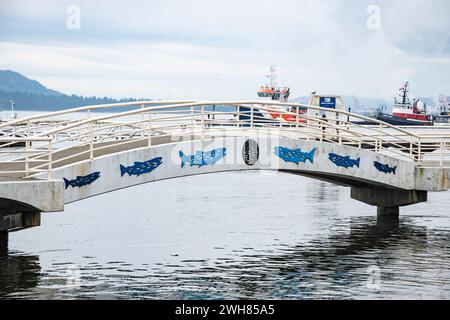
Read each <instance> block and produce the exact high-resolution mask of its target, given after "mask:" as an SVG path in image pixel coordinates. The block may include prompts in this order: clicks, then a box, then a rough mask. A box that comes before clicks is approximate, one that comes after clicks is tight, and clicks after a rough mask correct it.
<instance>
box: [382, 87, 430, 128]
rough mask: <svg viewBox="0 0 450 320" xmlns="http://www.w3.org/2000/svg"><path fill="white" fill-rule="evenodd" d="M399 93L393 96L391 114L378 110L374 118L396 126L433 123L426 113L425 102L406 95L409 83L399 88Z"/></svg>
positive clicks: (428, 124)
mask: <svg viewBox="0 0 450 320" xmlns="http://www.w3.org/2000/svg"><path fill="white" fill-rule="evenodd" d="M399 91H400V94H398V97H400V99H398V97H395V98H394V106H393V108H392V114H387V113H383V112H382V111H380V112H378V114H377V115H376V116H375V118H376V119H378V120H380V121H384V122H387V123H390V124H393V125H397V126H431V125H433V121H432V117H431V115H430V114H428V113H427V105H426V103H424V102H422V101H420V100H419V99H414V100H413V102H412V103H411V99H410V98H409V96H408V92H409V83H408V82H406V83H405V85H404V86H403V87H402V88H400V89H399Z"/></svg>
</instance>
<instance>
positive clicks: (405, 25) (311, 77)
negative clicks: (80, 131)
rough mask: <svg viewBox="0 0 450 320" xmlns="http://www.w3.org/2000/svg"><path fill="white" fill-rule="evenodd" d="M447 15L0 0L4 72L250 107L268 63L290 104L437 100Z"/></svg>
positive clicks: (443, 80)
mask: <svg viewBox="0 0 450 320" xmlns="http://www.w3.org/2000/svg"><path fill="white" fill-rule="evenodd" d="M70 5H77V6H78V8H79V9H80V29H70V28H68V27H67V22H68V19H69V25H70V26H71V27H73V26H74V24H73V22H74V20H73V19H72V18H74V17H75V16H76V14H75V15H73V11H70V13H67V9H68V7H69V6H70ZM371 5H376V6H378V8H379V9H380V10H379V13H380V20H379V23H378V19H377V17H378V16H377V13H376V11H377V10H375V11H374V10H373V7H372V8H371V10H369V11H370V13H368V8H369V6H371ZM449 15H450V1H448V0H428V1H427V0H408V1H406V0H384V1H376V0H372V1H365V0H364V1H361V0H322V1H318V0H301V1H299V0H295V1H294V0H293V1H289V0H277V1H273V0H272V1H265V0H255V1H253V0H247V1H246V0H236V1H235V0H226V1H225V0H222V1H215V0H180V1H178V0H150V1H138V0H129V1H114V0H86V1H77V0H71V1H63V0H40V1H32V0H28V1H25V0H14V1H11V0H0V69H12V70H15V71H18V72H20V73H23V74H24V75H26V76H29V77H31V78H34V79H36V80H39V81H40V82H42V83H43V84H44V85H46V86H48V87H50V88H52V89H56V90H59V91H62V92H65V93H69V94H72V93H74V94H82V95H97V96H112V97H123V96H134V97H147V98H162V99H185V98H193V99H228V100H231V99H252V98H255V96H256V93H255V92H256V90H257V89H258V87H259V86H260V85H261V84H264V83H265V80H266V79H265V77H264V76H265V74H266V73H267V69H268V66H269V65H272V64H275V65H276V66H277V68H278V75H279V84H280V85H289V86H291V87H292V95H293V96H302V95H308V94H309V93H310V92H311V91H313V90H317V91H318V92H323V93H337V94H342V95H344V94H350V95H351V94H356V95H360V96H368V97H382V98H386V99H391V98H392V96H393V94H395V93H396V91H397V89H398V88H400V87H401V85H402V82H403V81H406V80H409V81H410V82H411V90H412V93H413V95H414V96H432V97H436V96H437V95H438V94H439V93H447V94H449V95H450V16H449ZM368 20H369V26H370V28H368ZM374 21H375V22H374ZM75 26H76V24H75ZM377 26H379V27H380V28H377Z"/></svg>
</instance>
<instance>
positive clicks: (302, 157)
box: [275, 147, 317, 164]
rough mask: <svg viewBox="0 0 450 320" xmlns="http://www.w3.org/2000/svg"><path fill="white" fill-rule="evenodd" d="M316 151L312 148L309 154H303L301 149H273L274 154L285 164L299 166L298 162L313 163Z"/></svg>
mask: <svg viewBox="0 0 450 320" xmlns="http://www.w3.org/2000/svg"><path fill="white" fill-rule="evenodd" d="M316 149H317V148H314V149H312V150H311V151H310V152H303V151H302V149H289V148H285V147H275V154H276V155H277V156H278V157H280V158H281V159H283V160H284V161H286V162H293V163H296V164H299V163H300V162H304V163H306V160H309V162H311V163H314V154H315V152H316Z"/></svg>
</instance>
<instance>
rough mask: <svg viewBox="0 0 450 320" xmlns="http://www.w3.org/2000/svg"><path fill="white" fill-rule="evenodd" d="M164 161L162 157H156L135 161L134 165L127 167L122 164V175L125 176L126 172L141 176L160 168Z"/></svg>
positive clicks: (130, 174)
mask: <svg viewBox="0 0 450 320" xmlns="http://www.w3.org/2000/svg"><path fill="white" fill-rule="evenodd" d="M161 163H162V157H156V158H153V159H150V160H148V161H145V162H137V161H136V162H135V163H134V165H132V166H128V167H125V166H123V165H120V176H121V177H123V176H124V175H125V173H128V175H129V176H133V175H134V176H140V175H141V174H144V173H149V172H152V171H153V170H155V169H156V168H158V167H159V166H160V165H161Z"/></svg>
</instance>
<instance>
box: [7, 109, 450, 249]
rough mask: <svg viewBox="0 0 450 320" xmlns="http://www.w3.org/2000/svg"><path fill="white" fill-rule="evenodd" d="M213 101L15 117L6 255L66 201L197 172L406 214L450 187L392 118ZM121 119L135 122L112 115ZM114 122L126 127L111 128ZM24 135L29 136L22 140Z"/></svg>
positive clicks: (442, 171)
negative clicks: (343, 192) (269, 178)
mask: <svg viewBox="0 0 450 320" xmlns="http://www.w3.org/2000/svg"><path fill="white" fill-rule="evenodd" d="M216 104H218V103H214V105H216ZM130 105H131V104H130ZM208 105H212V103H198V102H195V103H193V102H183V103H178V104H173V103H167V104H166V105H164V106H158V107H155V106H152V105H150V106H148V107H147V106H145V104H142V105H138V106H139V109H138V110H132V111H125V112H121V113H117V114H115V115H113V116H111V115H107V116H105V115H98V116H97V117H93V116H92V115H91V114H88V116H87V118H82V119H77V120H70V121H69V120H66V121H63V122H56V123H52V124H51V125H49V122H48V118H49V116H48V115H44V116H40V117H38V118H35V119H31V120H30V119H28V120H27V119H25V120H19V121H18V122H17V123H16V124H14V123H12V124H9V128H13V129H14V130H11V133H9V137H8V136H7V135H8V133H7V132H6V134H4V136H6V137H2V138H1V139H2V140H3V141H4V144H3V146H5V145H6V147H9V148H5V147H3V148H1V147H0V149H7V151H5V153H8V152H9V153H11V152H12V151H20V152H18V154H17V156H15V157H14V156H12V155H11V154H9V157H10V160H8V161H4V162H3V163H2V162H0V165H2V169H0V172H2V177H3V178H2V179H1V180H0V241H1V250H0V251H1V252H2V254H5V253H6V252H7V245H8V232H11V231H17V230H22V229H24V228H29V227H34V226H38V225H40V214H41V212H51V211H62V210H64V205H65V204H67V203H72V202H75V201H80V200H83V199H85V198H88V197H93V196H96V195H99V194H102V193H106V192H112V191H114V190H118V189H123V188H128V187H132V186H134V185H138V184H143V183H148V182H155V181H158V180H163V179H171V178H179V177H185V176H190V175H197V174H208V173H215V172H226V171H241V170H272V171H283V172H288V173H292V174H299V175H304V176H308V177H312V178H316V179H321V180H325V181H329V182H332V183H337V184H340V185H344V186H348V187H350V190H351V191H350V195H351V197H352V198H353V199H356V200H359V201H362V202H365V203H367V204H370V205H373V206H376V207H377V214H378V217H380V218H386V217H389V218H393V219H396V218H398V214H399V207H401V206H406V205H411V204H415V203H419V202H424V201H426V200H427V192H429V191H446V190H447V189H448V186H449V177H450V168H447V167H446V166H445V165H443V164H445V159H446V158H445V156H444V154H443V153H444V152H443V151H442V150H441V152H440V153H439V157H438V158H439V161H437V162H439V165H428V166H423V165H422V164H423V162H424V159H425V155H421V154H420V151H421V150H420V147H421V148H423V149H424V150H427V149H426V147H424V146H423V145H422V144H421V143H419V148H417V149H416V148H414V146H415V143H416V142H415V141H414V140H413V139H412V138H411V136H408V138H407V139H408V140H406V138H404V136H402V135H400V133H402V134H403V135H404V134H405V132H404V131H403V130H402V131H399V132H397V133H396V132H395V130H396V129H395V128H392V127H390V126H388V125H387V124H381V125H384V126H385V128H382V127H381V128H380V123H376V124H375V126H376V128H377V129H376V130H377V131H376V132H377V134H373V133H370V134H363V133H361V132H363V130H367V128H360V129H356V128H351V126H352V125H351V124H350V123H345V122H342V121H339V124H337V123H331V121H327V122H323V121H322V120H321V119H320V118H316V119H311V118H306V119H303V120H302V121H300V119H299V121H296V122H295V123H294V124H292V123H290V124H286V123H282V122H281V120H280V122H279V123H275V124H274V123H273V120H271V122H270V123H268V124H267V125H261V121H259V122H258V123H259V124H256V123H257V121H255V119H254V117H253V116H252V113H253V112H254V113H255V114H256V113H257V112H258V114H261V112H262V111H264V109H265V108H268V106H267V105H265V104H260V103H253V102H252V103H248V102H247V103H245V106H246V109H247V110H250V114H249V115H248V117H247V118H248V123H241V122H240V121H239V120H237V117H236V114H234V113H233V112H230V114H228V112H213V111H208V109H207V108H205V106H208ZM222 105H223V103H222ZM228 105H230V106H237V105H239V104H238V103H229V104H228ZM114 106H116V105H114ZM290 106H291V107H292V106H294V107H295V106H301V105H290ZM277 107H280V106H279V105H277ZM302 107H305V106H302ZM306 107H310V108H313V107H312V106H306ZM85 108H87V110H88V111H91V110H92V109H93V110H95V106H93V107H85ZM102 108H103V106H102ZM269 108H274V106H270V107H269ZM316 109H318V110H319V111H320V109H321V108H317V107H316ZM74 110H75V109H74ZM253 110H255V111H253ZM256 110H257V112H256ZM82 111H84V110H82ZM67 112H70V111H67ZM72 112H79V111H78V110H75V111H73V110H72ZM286 112H287V111H286ZM327 112H329V110H327ZM337 112H338V111H336V113H337ZM224 114H225V115H231V114H232V116H233V117H232V118H230V119H228V118H227V117H224ZM294 114H295V116H296V117H300V115H299V113H294ZM50 115H51V116H58V117H59V116H60V114H56V115H55V114H54V113H53V114H50ZM219 116H222V118H221V119H220V120H216V118H218V117H219ZM118 118H120V119H123V118H127V120H128V121H126V122H117V121H115V122H113V123H111V122H105V120H109V119H114V120H117V119H118ZM43 119H45V120H46V121H47V122H46V123H45V125H43ZM174 122H175V123H176V124H175V125H173V123H174ZM23 123H25V124H26V127H24V125H23ZM33 123H34V124H35V126H34V127H33V126H32V124H33ZM5 128H8V126H5V125H3V129H4V130H5ZM111 128H113V129H114V128H116V129H117V128H119V129H120V130H116V131H113V133H111V132H112V131H111ZM0 129H2V126H1V125H0ZM33 130H34V132H35V133H34V134H33V135H32V136H31V135H30V132H31V131H33ZM358 130H359V131H358ZM390 131H394V133H392V132H390ZM20 132H27V135H26V136H25V137H20V138H19V137H18V136H20ZM380 133H383V134H382V135H381V134H380ZM399 136H402V137H401V138H399ZM355 137H356V138H355ZM20 139H22V140H24V141H25V145H24V147H22V149H21V147H17V146H15V147H12V146H11V144H13V143H15V144H18V143H19V142H21V140H20ZM396 139H397V140H396ZM32 141H39V142H35V143H34V144H33V142H32ZM0 142H1V140H0ZM438 142H439V144H437V143H435V144H434V145H435V147H434V148H430V149H429V150H432V151H430V154H431V153H433V152H434V153H436V150H438V148H437V147H441V149H444V148H442V147H443V146H445V144H444V145H443V144H442V139H441V140H439V141H438ZM8 144H10V145H9V146H8ZM47 144H48V147H47ZM405 145H406V146H407V147H404V146H405ZM57 146H58V147H57ZM371 146H372V147H371ZM274 190H276V186H274ZM249 192H251V191H249ZM293 194H295V190H293ZM274 197H276V195H274Z"/></svg>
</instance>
